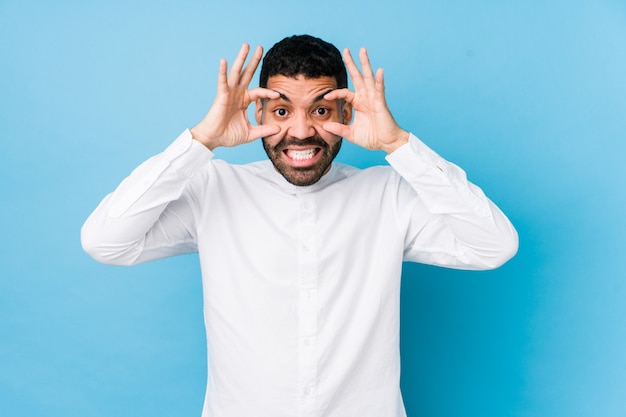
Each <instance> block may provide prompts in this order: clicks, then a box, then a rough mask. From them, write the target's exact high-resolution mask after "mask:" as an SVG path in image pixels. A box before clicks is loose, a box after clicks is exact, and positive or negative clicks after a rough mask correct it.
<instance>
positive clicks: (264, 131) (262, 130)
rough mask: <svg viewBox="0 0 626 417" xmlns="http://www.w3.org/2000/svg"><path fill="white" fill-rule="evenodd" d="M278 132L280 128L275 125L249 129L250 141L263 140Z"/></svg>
mask: <svg viewBox="0 0 626 417" xmlns="http://www.w3.org/2000/svg"><path fill="white" fill-rule="evenodd" d="M278 132H280V127H279V126H276V125H258V126H253V127H252V128H250V139H251V140H254V139H258V138H264V137H266V136H271V135H275V134H277V133H278Z"/></svg>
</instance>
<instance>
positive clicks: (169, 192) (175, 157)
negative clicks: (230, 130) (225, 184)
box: [81, 130, 213, 265]
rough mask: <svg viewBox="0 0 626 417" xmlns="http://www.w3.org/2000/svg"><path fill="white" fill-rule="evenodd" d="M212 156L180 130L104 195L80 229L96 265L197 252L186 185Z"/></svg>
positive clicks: (128, 262) (82, 241) (132, 261)
mask: <svg viewBox="0 0 626 417" xmlns="http://www.w3.org/2000/svg"><path fill="white" fill-rule="evenodd" d="M212 157H213V153H212V152H211V151H210V150H209V149H208V148H206V147H205V146H204V145H202V144H201V143H199V142H197V141H195V140H193V139H192V138H191V133H190V132H189V130H185V131H184V132H183V133H182V134H181V135H180V136H179V137H178V138H177V139H176V140H175V141H174V142H173V143H172V144H171V145H170V146H169V147H168V148H167V149H166V150H165V151H164V152H162V153H160V154H158V155H156V156H154V157H152V158H150V159H148V160H147V161H145V162H144V163H142V164H141V165H140V166H138V167H137V168H136V169H135V170H134V171H133V172H132V173H131V174H130V175H129V176H128V177H127V178H126V179H124V180H123V181H122V183H121V184H120V185H119V186H118V187H117V189H116V190H115V191H114V192H112V193H111V194H109V195H107V196H106V197H105V198H104V200H103V201H102V202H101V203H100V204H99V205H98V207H97V208H96V209H95V210H94V212H93V213H92V214H91V215H90V216H89V218H88V219H87V220H86V222H85V224H84V225H83V227H82V229H81V243H82V245H83V249H84V250H85V251H86V252H87V253H88V254H89V255H91V256H92V257H93V258H94V259H96V260H98V261H99V262H103V263H107V264H113V265H132V264H136V263H141V262H146V261H149V260H153V259H158V258H164V257H168V256H174V255H179V254H183V253H190V252H195V251H196V250H197V245H196V236H195V227H194V215H193V210H192V207H191V206H190V204H189V198H190V197H189V195H188V188H189V187H187V185H188V184H189V182H190V181H191V180H192V179H193V178H194V176H195V175H197V174H198V172H199V171H200V170H201V168H202V167H203V166H205V165H206V164H207V163H208V162H209V161H210V160H211V158H212Z"/></svg>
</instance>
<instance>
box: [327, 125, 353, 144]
mask: <svg viewBox="0 0 626 417" xmlns="http://www.w3.org/2000/svg"><path fill="white" fill-rule="evenodd" d="M322 128H323V129H324V130H325V131H327V132H329V133H332V134H333V135H335V136H340V137H342V138H346V139H348V140H349V141H351V142H352V129H350V126H348V125H344V124H343V123H337V122H327V123H324V124H323V125H322Z"/></svg>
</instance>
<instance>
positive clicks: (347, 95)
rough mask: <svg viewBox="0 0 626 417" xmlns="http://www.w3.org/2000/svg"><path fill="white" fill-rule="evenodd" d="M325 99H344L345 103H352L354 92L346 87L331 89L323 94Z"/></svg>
mask: <svg viewBox="0 0 626 417" xmlns="http://www.w3.org/2000/svg"><path fill="white" fill-rule="evenodd" d="M324 99H326V100H345V101H346V102H347V103H352V101H353V100H354V92H352V91H350V90H348V89H347V88H339V89H337V90H333V91H331V92H329V93H328V94H326V95H325V96H324Z"/></svg>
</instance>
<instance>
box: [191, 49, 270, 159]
mask: <svg viewBox="0 0 626 417" xmlns="http://www.w3.org/2000/svg"><path fill="white" fill-rule="evenodd" d="M248 52H250V46H249V45H248V44H246V43H244V44H243V46H242V47H241V50H240V51H239V55H237V59H236V60H235V63H234V64H233V67H232V69H231V70H230V74H228V75H226V72H227V69H228V64H227V63H226V60H224V59H222V60H220V68H219V75H218V78H217V94H216V97H215V101H214V102H213V105H212V106H211V108H210V109H209V112H208V113H207V115H206V116H205V117H204V119H202V121H201V122H200V123H198V125H196V126H195V127H194V128H192V129H191V136H192V137H193V138H194V139H195V140H197V141H198V142H200V143H202V144H203V145H205V146H206V147H207V148H209V149H210V150H213V149H215V148H217V147H218V146H237V145H240V144H242V143H248V142H251V141H253V140H255V139H258V138H260V137H265V136H270V135H273V134H276V133H278V132H279V131H280V128H279V127H278V126H273V125H259V126H253V125H252V124H251V123H250V121H249V119H248V115H247V112H246V111H247V108H248V106H249V105H250V103H251V102H253V101H255V100H257V99H260V98H268V99H275V98H278V97H279V94H278V92H276V91H272V90H268V89H266V88H254V89H252V90H248V86H249V84H250V80H251V79H252V77H253V76H254V72H255V71H256V69H257V66H258V65H259V62H260V61H261V57H262V56H263V48H262V47H260V46H258V47H257V48H256V50H255V51H254V54H253V55H252V58H251V59H250V62H249V63H248V65H247V66H246V67H245V68H243V65H244V63H245V61H246V58H247V57H248ZM242 68H243V69H242Z"/></svg>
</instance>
